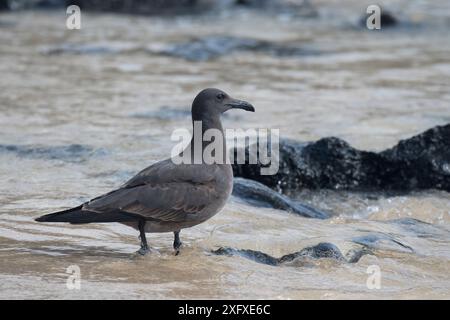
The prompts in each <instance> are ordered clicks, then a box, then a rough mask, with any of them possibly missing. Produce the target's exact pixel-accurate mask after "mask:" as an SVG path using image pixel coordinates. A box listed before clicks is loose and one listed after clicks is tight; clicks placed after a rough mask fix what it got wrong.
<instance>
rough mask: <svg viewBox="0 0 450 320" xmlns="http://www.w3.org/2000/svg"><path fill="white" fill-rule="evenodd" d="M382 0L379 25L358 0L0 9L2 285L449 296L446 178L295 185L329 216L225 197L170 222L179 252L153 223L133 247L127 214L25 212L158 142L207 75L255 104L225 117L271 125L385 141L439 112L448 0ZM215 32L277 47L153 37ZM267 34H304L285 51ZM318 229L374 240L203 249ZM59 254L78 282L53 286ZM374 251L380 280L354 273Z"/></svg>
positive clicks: (236, 294) (441, 116)
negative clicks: (332, 250)
mask: <svg viewBox="0 0 450 320" xmlns="http://www.w3.org/2000/svg"><path fill="white" fill-rule="evenodd" d="M390 3H391V6H390V7H391V8H392V9H393V10H395V11H396V12H399V16H400V19H401V21H402V23H401V24H400V25H399V26H398V27H396V28H393V29H386V30H383V31H382V32H371V31H368V30H364V29H361V28H360V27H358V26H357V24H356V22H357V20H358V19H359V17H360V15H361V14H362V12H364V10H365V6H364V5H363V4H361V2H359V1H354V2H352V1H344V2H342V1H339V2H324V1H318V2H317V7H318V9H319V17H318V18H302V17H295V16H288V15H286V14H270V13H263V12H252V11H226V12H223V13H221V14H219V15H218V16H217V15H212V14H210V15H206V16H202V17H196V18H193V17H188V16H184V17H177V18H164V19H163V18H157V17H140V16H128V15H123V16H120V15H113V14H84V13H83V16H82V29H81V30H75V31H70V30H66V29H65V18H66V16H65V13H64V12H59V11H50V12H45V11H39V12H18V13H2V14H0V75H1V76H0V177H1V179H2V183H1V185H0V298H2V299H5V298H13V299H19V298H32V299H35V298H51V299H59V298H69V299H72V298H82V299H86V298H101V299H110V298H119V299H125V298H138V299H145V298H150V299H151V298H156V299H174V298H206V299H208V298H214V299H218V298H225V299H229V298H243V299H245V298H274V299H299V298H307V299H310V298H320V299H332V298H382V299H386V298H401V299H406V298H437V299H442V298H446V299H448V298H450V277H449V271H448V270H449V268H450V194H449V193H447V192H445V191H435V190H428V191H418V192H412V193H408V194H385V193H383V192H379V193H374V194H367V193H358V192H345V191H333V190H321V191H308V190H305V191H303V192H301V193H300V194H298V195H295V197H296V198H298V199H301V200H302V201H304V202H305V203H307V204H309V205H312V206H315V207H317V208H320V209H323V210H327V211H329V212H332V213H333V217H332V218H330V219H327V220H315V219H306V218H302V217H298V216H295V215H293V214H290V213H287V212H284V211H279V210H274V209H262V208H255V207H252V206H249V205H247V204H245V203H244V202H242V201H241V200H239V199H237V198H231V199H230V201H229V203H228V204H227V205H226V207H225V208H224V209H223V211H222V212H220V213H219V214H218V215H216V216H215V217H214V218H212V219H211V220H209V221H207V222H206V223H204V224H201V225H199V226H196V227H193V228H191V229H187V230H183V231H182V233H181V237H182V240H183V242H184V247H183V249H182V252H181V254H180V255H179V256H174V255H173V251H172V234H149V235H148V240H149V243H150V245H151V246H152V247H153V248H154V251H153V252H152V253H151V254H150V255H148V256H146V257H140V256H137V255H136V254H135V253H134V252H135V251H136V250H137V249H138V244H139V241H138V239H137V232H136V231H135V230H133V229H130V228H128V227H126V226H122V225H120V224H109V225H102V224H93V225H83V226H72V225H62V224H51V225H49V224H39V223H36V222H34V220H33V219H34V218H35V217H37V216H39V215H41V214H44V213H49V212H53V211H58V210H61V209H64V208H68V207H69V206H74V205H78V204H79V203H80V202H82V201H86V200H89V199H90V198H93V197H94V196H97V195H99V194H102V193H104V192H107V191H109V190H111V189H112V188H115V187H117V186H119V185H120V184H121V183H122V182H124V181H125V180H126V179H128V178H129V177H131V176H132V175H133V174H134V173H136V172H137V171H139V170H140V169H142V168H144V167H145V166H147V165H149V164H151V163H153V162H155V161H157V160H160V159H163V158H166V157H168V155H169V154H170V150H171V148H172V147H173V145H174V144H175V143H174V142H172V141H171V140H170V134H171V132H172V131H173V130H174V129H176V128H180V127H183V128H188V129H190V119H189V113H186V111H188V110H189V105H190V103H191V101H192V98H193V97H194V96H195V94H196V93H197V92H198V91H199V90H201V89H202V88H204V87H210V86H214V87H219V88H222V89H223V90H225V91H227V92H229V93H230V94H231V95H233V96H235V97H238V98H242V99H246V100H248V101H250V102H252V104H254V105H255V107H256V110H257V112H256V113H254V114H249V113H239V112H235V113H233V114H230V115H229V116H228V117H226V118H225V119H224V127H227V128H267V127H269V128H279V129H280V134H281V136H283V137H289V138H292V139H296V140H301V141H307V140H315V139H319V138H321V137H324V136H337V137H340V138H343V139H345V140H347V141H348V142H349V143H351V144H352V145H353V146H355V147H358V148H361V149H367V150H382V149H385V148H388V147H391V146H393V145H394V144H396V143H397V142H398V140H400V139H404V138H407V137H410V136H413V135H415V134H417V133H420V132H422V131H424V130H426V129H428V128H430V127H432V126H435V125H442V124H445V123H448V122H450V94H449V90H448V89H449V84H450V41H449V38H448V29H449V27H450V8H449V5H448V3H447V2H446V1H433V2H432V3H431V1H430V2H425V1H418V2H414V4H410V3H409V1H394V2H390ZM211 35H214V36H224V35H226V36H230V37H234V38H236V39H256V40H260V41H265V42H267V43H270V44H272V45H274V46H276V48H278V49H276V50H275V51H273V50H272V51H271V50H257V49H255V50H253V49H252V50H234V51H231V52H227V53H226V54H224V55H220V54H219V55H218V56H217V57H215V58H214V59H211V60H206V61H189V60H186V59H184V58H183V57H177V56H171V55H167V54H164V53H161V48H168V47H169V46H170V45H172V44H175V43H183V42H186V41H189V40H190V39H192V38H202V37H204V36H211ZM280 47H283V48H287V47H288V48H293V47H295V48H301V49H302V50H303V49H304V50H306V51H302V50H299V51H298V53H296V52H297V51H295V50H294V53H292V52H293V51H292V50H291V51H289V52H290V54H281V53H280V52H281V50H279V48H280ZM68 48H69V49H68ZM70 48H72V49H70ZM73 48H75V50H74V49H73ZM277 50H278V51H277ZM277 52H278V54H277ZM283 52H286V51H283ZM219 53H220V52H219ZM405 218H413V219H418V220H421V221H423V222H426V223H427V224H424V223H415V222H413V223H410V224H408V223H407V222H408V221H414V220H407V219H405ZM399 219H400V220H399ZM399 221H400V222H399ZM402 221H403V222H402ZM374 239H375V240H374ZM320 242H329V243H333V244H335V245H336V246H337V247H338V248H339V249H340V250H341V251H342V253H344V254H345V253H346V252H348V251H349V250H352V249H354V248H355V247H357V246H360V245H361V243H363V244H365V245H368V246H369V247H371V249H372V251H373V254H370V255H365V256H363V257H362V258H361V259H360V260H359V261H358V262H357V263H345V262H338V261H334V260H331V259H318V260H311V261H308V263H306V264H295V263H291V264H287V265H282V266H268V265H264V264H260V263H256V262H254V261H251V260H248V259H245V258H243V257H234V256H233V257H228V256H216V255H213V254H211V253H210V252H211V250H215V249H217V248H219V247H222V246H228V247H235V248H240V249H253V250H259V251H262V252H265V253H267V254H270V255H272V256H275V257H280V256H282V255H285V254H288V253H292V252H296V251H299V250H301V249H302V248H304V247H307V246H311V245H316V244H318V243H320ZM72 265H77V266H79V268H80V270H81V288H80V290H69V289H68V288H67V287H66V281H67V279H68V276H69V275H68V274H67V273H66V269H67V268H68V267H69V266H72ZM373 265H376V266H378V267H379V269H380V272H381V287H380V288H379V289H369V288H368V286H367V284H366V282H367V279H368V276H369V274H368V273H367V269H368V267H369V266H373Z"/></svg>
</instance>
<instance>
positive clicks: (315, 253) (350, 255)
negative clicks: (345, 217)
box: [212, 242, 373, 266]
mask: <svg viewBox="0 0 450 320" xmlns="http://www.w3.org/2000/svg"><path fill="white" fill-rule="evenodd" d="M212 253H213V254H215V255H220V256H238V257H242V258H246V259H249V260H252V261H254V262H257V263H262V264H267V265H270V266H280V265H283V264H288V263H292V262H297V263H300V264H301V265H305V264H306V262H307V260H308V259H324V258H327V259H332V260H336V261H338V262H344V263H357V262H358V261H359V260H360V259H361V257H362V256H364V255H366V254H373V253H372V251H370V250H369V249H367V248H365V247H360V248H357V249H356V250H351V251H349V252H347V254H346V256H345V257H344V255H343V254H342V253H341V251H340V250H339V248H338V247H336V246H335V245H334V244H332V243H328V242H321V243H319V244H317V245H315V246H311V247H306V248H303V249H302V250H300V251H298V252H294V253H290V254H286V255H284V256H282V257H280V258H275V257H272V256H270V255H268V254H267V253H264V252H261V251H255V250H249V249H236V248H230V247H221V248H219V249H217V250H214V251H212Z"/></svg>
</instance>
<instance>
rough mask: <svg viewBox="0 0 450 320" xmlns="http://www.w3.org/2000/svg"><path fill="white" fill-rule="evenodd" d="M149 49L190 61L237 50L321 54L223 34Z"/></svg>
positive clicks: (286, 45)
mask: <svg viewBox="0 0 450 320" xmlns="http://www.w3.org/2000/svg"><path fill="white" fill-rule="evenodd" d="M148 51H149V52H151V53H153V54H159V55H167V56H171V57H178V58H182V59H185V60H189V61H208V60H212V59H216V58H218V57H221V56H224V55H227V54H231V53H233V52H235V51H252V52H261V53H265V54H270V55H273V56H278V57H292V56H305V55H317V54H320V52H318V51H317V50H313V49H309V48H306V47H305V48H304V47H301V46H296V45H290V44H278V43H272V42H269V41H264V40H257V39H251V38H240V37H233V36H222V35H210V36H206V37H202V38H196V39H190V40H188V41H183V42H179V43H175V44H171V45H167V46H164V47H162V48H154V49H152V48H149V49H148Z"/></svg>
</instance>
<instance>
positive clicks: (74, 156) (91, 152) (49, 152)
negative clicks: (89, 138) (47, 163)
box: [0, 144, 106, 162]
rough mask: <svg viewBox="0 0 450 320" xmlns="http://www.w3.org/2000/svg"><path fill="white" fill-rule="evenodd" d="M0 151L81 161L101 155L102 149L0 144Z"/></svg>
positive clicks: (79, 146) (31, 156) (76, 146)
mask: <svg viewBox="0 0 450 320" xmlns="http://www.w3.org/2000/svg"><path fill="white" fill-rule="evenodd" d="M0 153H12V154H15V155H17V156H18V157H29V158H35V159H36V158H37V159H48V160H62V161H67V162H81V161H85V160H87V159H88V158H89V157H92V156H101V155H104V154H105V153H106V150H104V149H94V148H92V147H90V146H85V145H80V144H70V145H62V146H37V145H30V146H27V145H5V144H0Z"/></svg>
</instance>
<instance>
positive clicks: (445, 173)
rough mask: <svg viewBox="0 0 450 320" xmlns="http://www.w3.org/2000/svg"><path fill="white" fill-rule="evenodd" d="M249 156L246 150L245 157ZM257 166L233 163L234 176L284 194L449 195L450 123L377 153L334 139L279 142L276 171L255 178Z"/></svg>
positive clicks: (257, 173) (257, 172)
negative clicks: (386, 192)
mask: <svg viewBox="0 0 450 320" xmlns="http://www.w3.org/2000/svg"><path fill="white" fill-rule="evenodd" d="M234 151H235V152H237V151H238V150H234ZM248 152H249V149H248V147H247V148H246V150H245V153H246V159H248ZM261 166H262V165H261V164H260V163H258V164H248V163H246V164H234V165H233V171H234V175H235V177H243V178H246V179H253V180H256V181H259V182H261V183H263V184H265V185H266V186H268V187H270V188H272V189H274V190H277V191H281V192H283V193H284V192H289V191H295V190H300V189H303V188H309V189H322V188H324V189H345V190H357V191H359V190H363V191H376V190H396V191H410V190H417V189H440V190H446V191H450V124H447V125H444V126H437V127H435V128H432V129H429V130H427V131H425V132H423V133H421V134H419V135H417V136H414V137H412V138H410V139H406V140H402V141H400V142H399V143H398V144H397V145H396V146H395V147H393V148H391V149H388V150H385V151H383V152H379V153H376V152H369V151H361V150H358V149H355V148H353V147H351V146H350V145H349V144H348V143H347V142H345V141H343V140H341V139H339V138H334V137H331V138H323V139H320V140H318V141H317V142H311V143H300V142H296V141H293V140H287V139H284V140H283V139H282V140H281V141H280V155H279V170H278V172H277V173H276V174H275V175H260V168H261Z"/></svg>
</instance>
